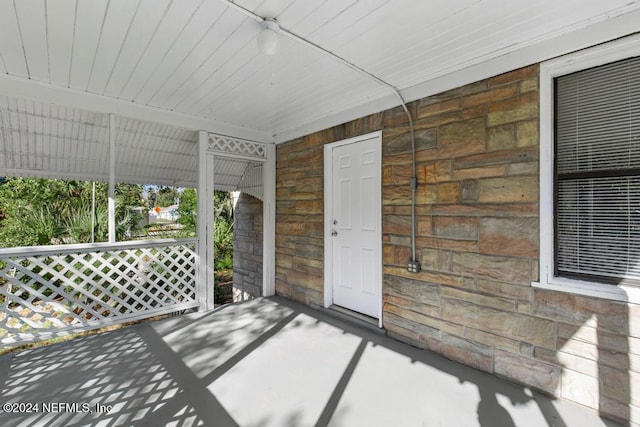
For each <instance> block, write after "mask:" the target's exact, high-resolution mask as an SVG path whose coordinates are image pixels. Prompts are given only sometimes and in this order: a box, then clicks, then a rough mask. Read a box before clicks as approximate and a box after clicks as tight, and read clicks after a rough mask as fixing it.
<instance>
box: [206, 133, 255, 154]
mask: <svg viewBox="0 0 640 427" xmlns="http://www.w3.org/2000/svg"><path fill="white" fill-rule="evenodd" d="M207 151H208V152H210V153H213V154H222V155H227V156H228V155H231V156H242V157H245V158H247V157H248V158H253V159H256V160H261V161H265V160H266V159H267V149H266V146H265V144H264V143H262V142H255V141H248V140H246V139H238V138H232V137H229V136H223V135H216V134H213V133H210V134H209V143H208V145H207Z"/></svg>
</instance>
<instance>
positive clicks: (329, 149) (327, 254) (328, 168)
mask: <svg viewBox="0 0 640 427" xmlns="http://www.w3.org/2000/svg"><path fill="white" fill-rule="evenodd" d="M374 138H375V139H377V142H378V144H379V147H380V159H379V160H380V170H379V174H380V182H381V183H382V131H375V132H371V133H367V134H364V135H359V136H356V137H353V138H348V139H343V140H341V141H336V142H332V143H330V144H325V146H324V306H325V308H329V307H330V306H331V305H332V304H333V268H332V267H333V245H332V244H331V239H332V237H331V227H332V225H333V224H331V217H332V214H331V211H330V208H331V207H332V206H333V201H334V197H335V195H334V194H333V185H332V181H333V179H332V177H333V156H332V154H333V149H334V148H337V147H340V146H343V145H349V144H355V143H358V142H361V141H364V140H368V139H374ZM378 191H379V192H380V193H379V194H380V206H379V207H378V208H379V209H380V232H379V233H378V237H377V243H376V244H377V245H379V248H380V270H381V271H380V305H379V307H380V308H379V312H378V326H379V327H381V328H382V282H383V281H384V274H383V272H382V265H383V262H382V255H383V251H382V186H381V187H380V188H379V189H378Z"/></svg>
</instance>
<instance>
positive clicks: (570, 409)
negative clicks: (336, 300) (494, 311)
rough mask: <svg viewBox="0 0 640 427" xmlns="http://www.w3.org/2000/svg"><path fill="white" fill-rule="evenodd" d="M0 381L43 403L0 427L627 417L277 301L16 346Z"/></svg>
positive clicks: (598, 422)
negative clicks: (45, 344)
mask: <svg viewBox="0 0 640 427" xmlns="http://www.w3.org/2000/svg"><path fill="white" fill-rule="evenodd" d="M0 376H1V383H2V399H1V402H2V403H3V404H4V403H7V402H13V403H18V402H19V403H24V404H32V403H37V404H38V405H39V407H38V408H37V410H38V412H36V413H12V414H9V413H5V412H3V411H1V410H0V425H2V426H81V425H83V426H84V425H98V426H120V425H122V426H131V425H148V426H161V425H176V426H177V425H181V426H182V425H185V426H189V425H204V426H237V425H240V426H255V427H258V426H327V425H328V426H349V427H352V426H366V427H374V426H394V427H397V426H400V427H403V426H477V425H480V426H492V427H500V426H536V427H538V426H545V425H549V426H580V427H590V426H615V425H617V424H615V423H613V422H610V421H605V420H602V419H601V418H599V417H598V416H597V415H596V414H595V413H594V412H592V411H589V410H587V409H584V408H582V407H578V406H575V405H571V404H569V403H566V402H561V401H556V400H552V399H549V398H547V397H545V396H542V395H540V394H538V393H534V392H531V391H530V390H528V389H527V388H524V387H522V386H518V385H516V384H513V383H510V382H507V381H504V380H501V379H498V378H496V377H494V376H491V375H488V374H485V373H482V372H479V371H476V370H474V369H471V368H467V367H465V366H462V365H460V364H457V363H455V362H451V361H449V360H446V359H443V358H441V357H438V356H436V355H433V354H431V353H429V352H426V351H421V350H418V349H415V348H413V347H410V346H407V345H404V344H402V343H399V342H397V341H395V340H393V339H390V338H388V337H386V336H384V335H382V334H380V333H377V332H376V331H372V330H367V329H365V328H361V327H358V326H354V325H352V324H349V323H345V322H343V321H342V320H339V319H336V318H334V317H333V316H331V315H328V313H326V312H320V311H316V310H312V309H309V308H307V307H305V306H301V305H299V304H295V303H292V302H289V301H286V300H283V299H280V298H268V299H258V300H254V301H249V302H246V303H241V304H235V305H230V306H226V307H223V308H222V309H219V310H216V311H214V312H210V313H206V314H199V313H195V314H190V315H185V316H181V317H174V318H169V319H165V320H161V321H157V322H153V323H145V324H139V325H136V326H132V327H129V328H126V329H122V330H118V331H114V332H110V333H107V334H102V335H97V336H91V337H86V338H81V339H77V340H74V341H70V342H67V343H62V344H57V345H53V346H50V347H43V348H39V349H35V350H30V351H26V352H22V353H18V354H17V355H8V356H5V357H3V358H0ZM45 404H46V405H47V406H46V407H45V406H44V405H45ZM74 404H75V405H74ZM65 405H66V406H65ZM97 405H102V406H97ZM16 409H23V410H24V409H28V408H27V407H26V406H23V407H21V408H20V407H18V408H16ZM31 409H34V408H31ZM84 411H87V412H84Z"/></svg>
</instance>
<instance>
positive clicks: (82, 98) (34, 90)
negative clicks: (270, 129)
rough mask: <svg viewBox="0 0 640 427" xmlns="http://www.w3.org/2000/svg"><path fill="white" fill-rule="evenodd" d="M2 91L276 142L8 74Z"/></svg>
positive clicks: (233, 127)
mask: <svg viewBox="0 0 640 427" xmlns="http://www.w3.org/2000/svg"><path fill="white" fill-rule="evenodd" d="M0 95H4V96H10V97H16V98H26V99H31V100H36V101H39V102H43V103H47V104H56V105H63V106H66V107H71V108H77V109H79V110H86V111H91V112H94V113H103V114H110V113H111V114H116V115H118V116H121V117H127V118H130V119H137V120H144V121H149V122H153V123H162V124H165V125H170V126H176V127H180V128H184V129H189V130H193V131H198V130H205V131H207V132H212V133H217V134H221V135H227V136H232V137H236V138H242V139H248V140H251V141H257V142H266V143H270V142H273V137H272V135H270V134H268V133H267V132H262V131H258V130H255V129H249V128H246V127H242V126H237V125H233V124H231V123H227V122H222V121H216V120H209V119H204V118H200V117H195V116H189V115H186V114H181V113H177V112H174V111H169V110H163V109H160V108H156V107H150V106H146V105H140V104H136V103H134V102H127V101H122V100H119V99H115V98H109V97H106V96H101V95H97V94H93V93H89V92H83V91H79V90H75V89H70V88H65V87H60V86H53V85H49V84H46V83H40V82H36V81H33V80H26V79H23V78H19V77H14V76H10V75H7V74H2V75H0Z"/></svg>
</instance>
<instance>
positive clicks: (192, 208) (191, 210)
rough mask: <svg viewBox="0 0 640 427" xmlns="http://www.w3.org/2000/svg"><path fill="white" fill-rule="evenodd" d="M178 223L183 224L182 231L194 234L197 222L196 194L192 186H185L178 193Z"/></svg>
mask: <svg viewBox="0 0 640 427" xmlns="http://www.w3.org/2000/svg"><path fill="white" fill-rule="evenodd" d="M178 214H179V215H180V217H179V218H178V224H182V225H183V226H184V228H183V230H184V232H185V233H186V234H187V235H189V234H190V233H193V235H195V232H196V228H197V223H198V194H197V192H196V190H195V189H194V188H185V189H184V190H182V194H180V205H179V206H178Z"/></svg>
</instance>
